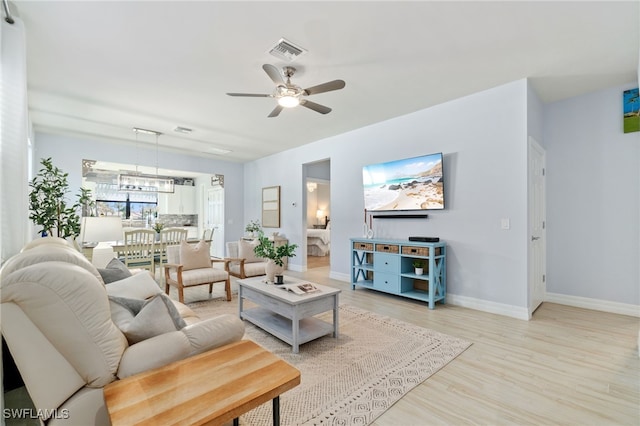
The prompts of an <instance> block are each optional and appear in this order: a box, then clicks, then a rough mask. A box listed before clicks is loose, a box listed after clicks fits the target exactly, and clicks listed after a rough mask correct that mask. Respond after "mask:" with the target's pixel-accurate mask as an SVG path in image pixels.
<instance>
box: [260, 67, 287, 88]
mask: <svg viewBox="0 0 640 426" xmlns="http://www.w3.org/2000/svg"><path fill="white" fill-rule="evenodd" d="M262 69H263V70H264V72H266V73H267V75H268V76H269V78H271V80H273V82H274V83H275V84H276V86H279V85H284V84H285V83H284V78H283V77H282V74H280V70H279V69H278V68H276V67H275V66H273V65H271V64H264V65H263V66H262Z"/></svg>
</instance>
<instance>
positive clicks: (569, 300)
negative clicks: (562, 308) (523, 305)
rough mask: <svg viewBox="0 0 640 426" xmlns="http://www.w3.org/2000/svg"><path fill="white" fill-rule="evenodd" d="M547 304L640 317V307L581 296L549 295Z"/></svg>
mask: <svg viewBox="0 0 640 426" xmlns="http://www.w3.org/2000/svg"><path fill="white" fill-rule="evenodd" d="M544 300H545V302H551V303H558V304H560V305H568V306H575V307H576V308H585V309H593V310H594V311H602V312H610V313H612V314H620V315H629V316H632V317H640V305H632V304H629V303H620V302H612V301H610V300H600V299H591V298H588V297H581V296H569V295H566V294H558V293H547V294H546V295H545V298H544Z"/></svg>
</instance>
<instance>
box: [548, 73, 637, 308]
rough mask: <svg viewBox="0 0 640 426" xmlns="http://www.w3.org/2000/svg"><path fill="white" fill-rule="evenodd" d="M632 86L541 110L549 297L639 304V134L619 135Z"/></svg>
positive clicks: (557, 103)
mask: <svg viewBox="0 0 640 426" xmlns="http://www.w3.org/2000/svg"><path fill="white" fill-rule="evenodd" d="M634 87H637V86H636V84H635V83H632V84H631V85H627V86H621V87H616V88H612V89H608V90H603V91H599V92H596V93H590V94H587V95H583V96H579V97H575V98H572V99H567V100H564V101H561V102H556V103H553V104H550V105H546V106H545V114H544V123H545V136H544V139H545V141H546V142H545V145H546V148H547V200H548V210H547V219H548V227H547V236H548V251H547V252H548V259H547V265H548V267H547V271H548V275H547V277H548V280H547V291H548V292H551V293H556V294H562V295H569V296H579V297H585V298H592V299H599V300H604V301H613V302H619V303H625V304H633V305H640V273H639V269H638V267H639V266H638V265H639V264H640V238H639V235H640V229H639V227H640V225H639V224H640V132H635V133H627V134H625V133H623V131H622V92H623V91H624V90H628V89H631V88H634Z"/></svg>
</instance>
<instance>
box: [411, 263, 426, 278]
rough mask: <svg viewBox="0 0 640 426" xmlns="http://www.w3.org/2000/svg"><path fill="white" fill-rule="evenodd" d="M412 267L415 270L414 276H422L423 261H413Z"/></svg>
mask: <svg viewBox="0 0 640 426" xmlns="http://www.w3.org/2000/svg"><path fill="white" fill-rule="evenodd" d="M412 265H413V267H414V268H415V273H416V275H422V274H423V273H424V260H422V259H414V260H413V263H412Z"/></svg>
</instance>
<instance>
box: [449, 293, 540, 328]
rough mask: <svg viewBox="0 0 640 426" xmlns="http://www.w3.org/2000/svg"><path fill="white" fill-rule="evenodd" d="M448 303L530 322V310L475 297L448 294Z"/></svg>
mask: <svg viewBox="0 0 640 426" xmlns="http://www.w3.org/2000/svg"><path fill="white" fill-rule="evenodd" d="M446 303H448V304H451V305H455V306H461V307H463V308H469V309H475V310H477V311H482V312H489V313H491V314H498V315H504V316H507V317H511V318H516V319H521V320H525V321H527V320H529V310H528V309H527V308H523V307H520V306H513V305H507V304H504V303H498V302H491V301H489V300H483V299H476V298H474V297H467V296H459V295H457V294H451V293H447V297H446Z"/></svg>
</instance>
